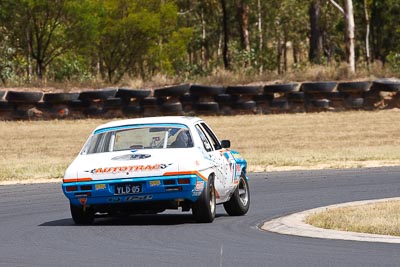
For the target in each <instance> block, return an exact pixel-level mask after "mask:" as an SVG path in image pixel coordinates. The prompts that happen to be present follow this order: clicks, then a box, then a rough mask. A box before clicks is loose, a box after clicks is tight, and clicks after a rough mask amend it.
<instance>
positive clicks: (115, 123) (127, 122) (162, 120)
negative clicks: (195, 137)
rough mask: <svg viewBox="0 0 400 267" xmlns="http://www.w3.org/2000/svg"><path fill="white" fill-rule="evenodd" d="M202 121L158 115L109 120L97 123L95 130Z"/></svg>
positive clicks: (191, 123)
mask: <svg viewBox="0 0 400 267" xmlns="http://www.w3.org/2000/svg"><path fill="white" fill-rule="evenodd" d="M199 121H203V120H202V119H200V118H198V117H187V116H162V117H161V116H160V117H146V118H136V119H126V120H117V121H111V122H108V123H105V124H102V125H99V126H98V127H97V128H96V129H95V131H97V130H99V129H104V128H110V127H118V126H124V125H134V124H157V123H179V124H184V125H193V124H194V123H196V122H199Z"/></svg>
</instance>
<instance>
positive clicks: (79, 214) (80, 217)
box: [69, 204, 94, 225]
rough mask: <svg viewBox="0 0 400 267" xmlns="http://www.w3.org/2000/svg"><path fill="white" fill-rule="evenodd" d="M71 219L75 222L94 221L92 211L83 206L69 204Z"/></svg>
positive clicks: (83, 223) (88, 223)
mask: <svg viewBox="0 0 400 267" xmlns="http://www.w3.org/2000/svg"><path fill="white" fill-rule="evenodd" d="M69 206H70V210H71V216H72V220H74V222H75V224H82V225H90V224H92V223H93V221H94V211H93V210H92V209H90V208H84V207H83V206H75V205H72V204H70V205H69Z"/></svg>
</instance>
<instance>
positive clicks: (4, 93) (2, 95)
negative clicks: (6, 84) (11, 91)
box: [0, 91, 7, 99]
mask: <svg viewBox="0 0 400 267" xmlns="http://www.w3.org/2000/svg"><path fill="white" fill-rule="evenodd" d="M6 93H7V91H0V99H3V97H4V96H5V95H6Z"/></svg>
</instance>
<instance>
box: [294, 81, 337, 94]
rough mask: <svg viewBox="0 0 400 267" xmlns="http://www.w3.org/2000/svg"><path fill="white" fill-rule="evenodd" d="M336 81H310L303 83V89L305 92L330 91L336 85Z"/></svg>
mask: <svg viewBox="0 0 400 267" xmlns="http://www.w3.org/2000/svg"><path fill="white" fill-rule="evenodd" d="M336 84H337V83H336V82H310V83H303V84H302V85H301V91H303V92H305V93H329V92H332V91H333V89H335V87H336Z"/></svg>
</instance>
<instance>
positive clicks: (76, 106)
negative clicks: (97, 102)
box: [67, 99, 90, 109]
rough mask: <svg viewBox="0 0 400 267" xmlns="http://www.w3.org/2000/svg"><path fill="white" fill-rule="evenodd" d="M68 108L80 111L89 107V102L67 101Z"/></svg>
mask: <svg viewBox="0 0 400 267" xmlns="http://www.w3.org/2000/svg"><path fill="white" fill-rule="evenodd" d="M67 104H68V106H69V107H70V108H72V109H82V108H86V107H89V106H90V102H88V101H82V100H79V99H78V100H72V101H69V102H68V103H67Z"/></svg>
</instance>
